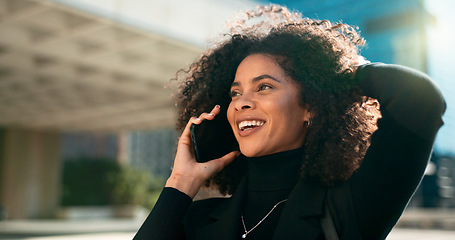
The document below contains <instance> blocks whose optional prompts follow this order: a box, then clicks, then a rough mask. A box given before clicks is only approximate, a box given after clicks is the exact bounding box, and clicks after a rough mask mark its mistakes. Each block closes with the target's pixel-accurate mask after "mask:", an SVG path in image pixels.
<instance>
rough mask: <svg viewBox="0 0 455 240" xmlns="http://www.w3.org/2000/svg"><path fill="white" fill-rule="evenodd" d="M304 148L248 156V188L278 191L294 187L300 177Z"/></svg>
mask: <svg viewBox="0 0 455 240" xmlns="http://www.w3.org/2000/svg"><path fill="white" fill-rule="evenodd" d="M302 154H303V149H302V148H298V149H294V150H290V151H285V152H280V153H274V154H271V155H267V156H261V157H251V158H248V189H249V190H252V191H276V190H287V189H292V188H293V187H294V185H295V183H296V182H297V180H298V179H299V172H300V168H301V166H302Z"/></svg>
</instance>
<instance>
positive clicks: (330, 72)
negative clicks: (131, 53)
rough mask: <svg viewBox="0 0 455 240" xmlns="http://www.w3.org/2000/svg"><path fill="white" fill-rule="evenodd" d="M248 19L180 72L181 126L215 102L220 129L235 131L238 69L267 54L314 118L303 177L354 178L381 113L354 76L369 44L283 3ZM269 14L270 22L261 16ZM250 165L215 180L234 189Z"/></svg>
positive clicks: (328, 182) (238, 163) (237, 164)
mask: <svg viewBox="0 0 455 240" xmlns="http://www.w3.org/2000/svg"><path fill="white" fill-rule="evenodd" d="M244 16H245V19H240V20H237V22H235V23H233V27H232V28H231V29H230V33H229V34H226V35H224V40H222V41H221V42H220V43H219V44H218V45H215V46H213V47H212V48H211V49H209V50H208V51H207V52H206V53H204V54H203V55H202V56H201V57H200V58H199V59H198V60H197V61H196V62H194V63H193V64H192V65H190V67H189V69H188V70H186V71H185V70H180V71H179V72H178V73H177V77H176V79H177V80H178V81H179V85H178V87H179V91H178V94H177V95H176V97H177V98H176V99H177V106H178V109H179V113H180V114H179V118H178V124H177V129H182V128H183V127H184V126H185V125H186V123H187V122H188V120H189V118H190V117H191V116H198V115H199V114H201V113H203V112H208V111H210V110H211V109H212V108H213V106H214V105H215V104H219V105H220V106H221V109H222V111H221V113H220V114H219V116H217V118H218V119H221V121H220V127H229V128H230V125H229V123H228V121H227V117H226V110H227V108H228V106H229V103H230V101H231V98H230V96H229V91H230V86H231V83H232V81H233V80H234V77H235V73H236V69H237V67H238V66H239V64H240V62H241V61H242V60H243V59H244V58H245V57H247V56H249V55H251V54H264V55H266V56H269V57H271V58H272V59H274V60H276V62H277V63H278V64H279V66H281V68H283V70H284V71H285V72H286V73H287V74H288V75H289V76H291V77H292V78H293V79H294V80H295V82H296V83H297V84H298V85H299V86H300V96H301V99H300V100H301V103H302V104H305V105H306V106H309V111H310V112H311V115H312V119H311V125H310V126H309V127H308V129H307V135H306V137H305V142H304V146H303V148H304V154H303V156H302V157H303V159H304V161H303V166H302V169H301V176H302V178H304V179H311V180H316V181H318V182H320V183H321V184H323V185H325V186H332V185H334V184H335V183H337V182H340V181H344V180H347V179H349V178H350V177H351V175H352V174H353V172H354V171H355V170H356V169H357V168H358V167H359V166H360V163H361V161H362V159H363V157H364V155H365V152H366V150H367V148H368V146H369V138H370V136H371V134H372V133H373V132H374V131H375V129H376V120H377V118H378V117H379V110H378V106H377V102H375V101H374V100H372V99H369V98H367V97H365V96H364V95H363V94H362V92H361V90H360V88H359V87H358V86H357V85H358V82H356V78H355V77H354V75H355V70H356V67H357V66H358V65H359V59H361V57H360V55H359V46H362V45H364V43H365V41H364V40H363V38H361V37H360V36H359V34H358V32H357V31H356V30H355V29H354V28H353V27H351V26H349V25H347V24H343V23H337V24H332V23H331V22H329V21H327V20H311V19H308V18H303V17H301V15H300V14H299V13H291V12H289V11H288V10H287V9H286V8H285V7H282V6H278V5H270V6H263V7H258V9H257V10H255V11H248V12H246V13H245V15H244ZM264 17H268V19H267V20H265V21H260V18H264ZM253 18H254V20H255V21H253V20H252V19H253ZM258 19H259V20H258ZM249 22H253V23H252V24H250V25H248V23H249ZM245 162H246V161H242V157H239V158H237V159H236V160H234V162H233V163H231V164H230V165H229V166H227V167H226V168H225V169H224V170H223V171H221V172H220V173H218V174H217V175H216V176H215V177H213V178H212V179H210V180H209V183H212V184H215V185H217V186H218V188H219V190H220V192H221V193H223V194H226V193H229V194H231V193H232V192H233V191H234V190H235V189H236V186H237V185H238V183H239V181H240V179H241V178H242V176H244V174H245V172H246V171H247V166H246V163H245Z"/></svg>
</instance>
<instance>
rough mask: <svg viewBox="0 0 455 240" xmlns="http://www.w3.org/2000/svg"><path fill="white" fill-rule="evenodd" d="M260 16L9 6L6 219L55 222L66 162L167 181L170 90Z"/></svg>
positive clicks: (45, 3)
mask: <svg viewBox="0 0 455 240" xmlns="http://www.w3.org/2000/svg"><path fill="white" fill-rule="evenodd" d="M253 5H255V4H254V3H252V2H250V1H240V0H239V1H230V2H229V3H228V2H224V1H203V0H195V1H184V0H178V1H165V0H163V1H161V0H160V1H140V0H129V1H121V0H103V1H91V0H78V1H75V0H0V210H2V209H3V208H4V209H6V212H7V213H8V215H9V218H11V219H20V218H42V217H51V216H52V215H53V213H54V212H55V210H56V208H57V207H58V206H59V201H60V191H61V189H60V187H61V186H60V185H61V180H60V179H61V168H62V160H63V159H74V158H87V157H94V158H96V157H104V158H113V160H117V161H120V162H127V161H128V159H129V158H130V159H131V158H134V159H135V160H136V161H135V162H137V165H138V166H144V165H148V166H154V167H155V168H154V171H156V173H157V174H162V175H166V174H168V172H169V170H170V165H171V164H172V157H170V154H173V151H174V148H175V137H176V134H175V132H174V131H173V130H172V129H173V128H174V119H175V114H176V113H175V109H174V103H173V101H172V99H171V97H170V95H171V94H170V93H171V92H172V91H171V89H168V88H164V85H165V84H166V83H167V82H168V81H169V79H171V78H172V77H173V76H174V74H175V72H176V71H177V70H178V69H180V68H185V67H186V66H188V65H189V64H190V63H191V62H192V61H193V60H194V59H196V58H197V57H198V56H199V55H200V53H201V52H202V51H203V49H204V47H205V44H206V42H207V39H208V38H209V37H210V36H211V34H215V33H216V32H217V31H218V30H219V29H220V28H222V27H223V23H224V21H225V20H226V19H227V18H229V17H231V16H232V15H233V13H234V12H236V11H238V10H239V9H249V8H251V7H252V6H253ZM153 129H160V130H157V132H150V131H151V130H153ZM163 129H167V130H163ZM141 130H147V131H146V132H140V131H141ZM130 132H133V133H131V134H130ZM171 138H172V139H174V140H172V141H171V140H170V139H171ZM136 143H137V144H136ZM165 143H169V144H165ZM154 144H155V145H154ZM137 146H142V148H141V149H142V150H138V147H137ZM130 149H131V151H130ZM162 159H166V164H167V166H166V164H164V163H163V164H161V163H160V162H161V160H162ZM160 169H161V170H160ZM166 169H167V173H166ZM81 177H83V176H81Z"/></svg>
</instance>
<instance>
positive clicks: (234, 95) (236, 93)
mask: <svg viewBox="0 0 455 240" xmlns="http://www.w3.org/2000/svg"><path fill="white" fill-rule="evenodd" d="M239 95H240V92H238V91H231V98H232V97H237V96H239Z"/></svg>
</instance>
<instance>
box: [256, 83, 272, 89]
mask: <svg viewBox="0 0 455 240" xmlns="http://www.w3.org/2000/svg"><path fill="white" fill-rule="evenodd" d="M267 89H272V86H270V85H266V84H261V85H260V86H259V88H258V91H263V90H267Z"/></svg>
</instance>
